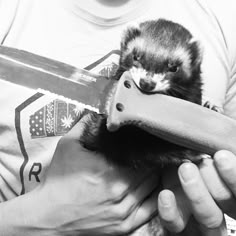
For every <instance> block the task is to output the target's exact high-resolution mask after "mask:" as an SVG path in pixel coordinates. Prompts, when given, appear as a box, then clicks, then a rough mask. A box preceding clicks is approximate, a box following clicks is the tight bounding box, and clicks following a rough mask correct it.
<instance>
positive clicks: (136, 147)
mask: <svg viewBox="0 0 236 236" xmlns="http://www.w3.org/2000/svg"><path fill="white" fill-rule="evenodd" d="M125 71H131V72H132V73H133V74H134V77H136V80H135V82H136V83H137V84H138V86H139V87H140V89H142V90H144V92H155V93H163V94H167V95H170V96H174V97H178V98H181V99H185V100H188V101H190V102H194V103H197V104H201V100H202V96H201V94H202V90H201V85H202V83H201V53H200V49H199V45H198V43H197V42H196V41H193V37H192V35H191V34H190V32H189V31H188V30H186V29H185V28H184V27H183V26H181V25H179V24H176V23H173V22H171V21H167V20H162V19H161V20H157V21H147V22H144V23H141V24H140V26H139V27H138V28H129V29H128V30H127V31H126V32H125V34H124V37H123V40H122V42H121V57H120V64H119V68H118V70H117V73H116V76H115V78H113V79H116V80H119V78H120V76H121V75H122V73H123V72H125ZM140 71H141V73H140V74H141V76H140V78H137V77H139V74H138V73H139V72H140ZM132 73H131V74H132ZM145 73H146V76H144V75H145ZM157 75H161V77H162V81H161V82H160V81H157V82H156V81H155V79H156V78H157V79H159V77H158V76H157ZM141 77H142V78H141ZM143 77H144V78H143ZM137 80H139V81H140V83H138V82H137ZM145 80H146V81H145ZM155 83H156V84H157V83H159V84H160V83H163V84H164V87H163V86H162V85H160V86H159V87H160V88H158V86H155ZM153 84H154V86H153ZM150 87H151V89H150ZM81 143H82V144H83V145H84V146H85V147H86V148H88V149H90V150H94V151H96V152H100V153H103V154H104V155H105V156H106V157H107V159H108V160H109V161H112V162H115V163H118V164H121V165H126V166H132V167H138V166H139V165H142V166H143V165H147V166H148V165H151V166H153V164H158V165H162V166H163V165H165V164H170V163H174V164H179V163H180V162H181V159H188V158H189V155H190V151H187V150H186V149H184V148H182V147H179V146H177V145H174V144H171V143H169V142H167V141H163V140H162V139H159V138H157V137H154V136H152V135H150V134H148V133H146V132H144V131H143V130H141V129H139V128H136V127H134V126H127V127H123V128H121V129H120V130H118V131H117V132H112V133H110V132H108V131H107V129H106V117H105V116H102V115H97V114H96V113H90V119H88V122H87V124H86V128H85V131H84V133H83V136H82V138H81Z"/></svg>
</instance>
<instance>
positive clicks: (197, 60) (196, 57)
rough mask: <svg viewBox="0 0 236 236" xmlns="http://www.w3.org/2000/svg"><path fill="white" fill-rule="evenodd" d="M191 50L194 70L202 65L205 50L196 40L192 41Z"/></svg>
mask: <svg viewBox="0 0 236 236" xmlns="http://www.w3.org/2000/svg"><path fill="white" fill-rule="evenodd" d="M189 44H190V50H191V52H192V55H191V58H192V66H193V68H196V67H199V66H200V65H201V63H202V54H203V49H202V45H201V44H200V42H199V41H198V40H196V39H192V40H191V41H190V42H189Z"/></svg>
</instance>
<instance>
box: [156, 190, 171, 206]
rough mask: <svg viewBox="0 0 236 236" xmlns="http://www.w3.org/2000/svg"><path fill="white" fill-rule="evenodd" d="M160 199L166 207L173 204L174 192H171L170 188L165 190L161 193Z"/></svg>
mask: <svg viewBox="0 0 236 236" xmlns="http://www.w3.org/2000/svg"><path fill="white" fill-rule="evenodd" d="M159 201H160V203H161V205H162V206H164V207H170V206H172V203H173V201H174V196H173V193H172V192H170V191H169V190H163V191H162V192H161V193H160V194H159Z"/></svg>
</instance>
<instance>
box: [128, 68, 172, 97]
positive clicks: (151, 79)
mask: <svg viewBox="0 0 236 236" xmlns="http://www.w3.org/2000/svg"><path fill="white" fill-rule="evenodd" d="M130 73H131V76H132V78H133V80H134V82H135V83H136V85H137V86H138V87H139V88H140V89H141V90H143V91H144V92H152V93H153V92H164V91H166V90H167V89H168V88H169V87H170V83H169V81H168V80H165V74H160V73H158V74H150V72H148V71H146V70H145V69H143V68H137V67H132V68H131V69H130Z"/></svg>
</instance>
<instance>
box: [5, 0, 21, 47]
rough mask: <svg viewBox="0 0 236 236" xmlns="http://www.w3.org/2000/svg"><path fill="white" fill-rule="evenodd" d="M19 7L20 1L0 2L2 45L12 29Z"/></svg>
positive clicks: (6, 0) (7, 0)
mask: <svg viewBox="0 0 236 236" xmlns="http://www.w3.org/2000/svg"><path fill="white" fill-rule="evenodd" d="M18 6H19V0H11V1H9V0H0V44H3V43H4V40H5V38H6V37H7V34H8V32H9V31H10V29H11V26H12V24H13V21H14V18H15V16H16V12H17V9H18Z"/></svg>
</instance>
